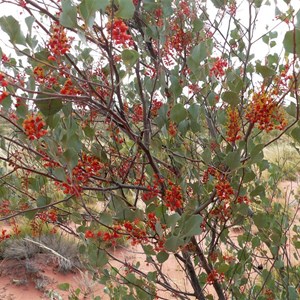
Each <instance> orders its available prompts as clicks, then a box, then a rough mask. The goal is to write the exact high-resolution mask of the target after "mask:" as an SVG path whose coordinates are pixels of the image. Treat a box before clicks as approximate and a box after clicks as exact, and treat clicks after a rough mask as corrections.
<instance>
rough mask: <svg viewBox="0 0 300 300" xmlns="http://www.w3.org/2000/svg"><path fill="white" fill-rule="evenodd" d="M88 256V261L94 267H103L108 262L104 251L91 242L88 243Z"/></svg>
mask: <svg viewBox="0 0 300 300" xmlns="http://www.w3.org/2000/svg"><path fill="white" fill-rule="evenodd" d="M88 257H89V261H90V263H91V264H92V265H93V266H94V267H98V268H100V267H103V266H104V265H106V264H107V262H108V258H107V255H106V253H105V251H103V250H99V249H97V247H95V245H93V244H90V245H89V248H88Z"/></svg>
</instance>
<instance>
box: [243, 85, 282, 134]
mask: <svg viewBox="0 0 300 300" xmlns="http://www.w3.org/2000/svg"><path fill="white" fill-rule="evenodd" d="M245 118H246V119H247V120H248V121H250V122H251V123H254V124H255V123H257V124H258V128H259V129H260V130H265V131H266V132H269V131H271V130H273V129H278V130H283V129H284V128H285V127H286V126H287V120H286V118H285V116H284V112H283V110H282V109H281V108H280V107H279V106H278V105H277V104H276V102H275V100H274V99H273V95H272V94H271V93H268V92H267V91H265V88H264V87H262V89H261V91H260V92H258V93H254V94H253V97H252V101H251V103H250V104H249V106H248V111H247V113H246V115H245Z"/></svg>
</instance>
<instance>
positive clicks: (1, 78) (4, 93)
mask: <svg viewBox="0 0 300 300" xmlns="http://www.w3.org/2000/svg"><path fill="white" fill-rule="evenodd" d="M0 85H1V86H2V87H4V88H5V87H7V86H8V82H7V81H6V79H5V75H4V74H2V73H0ZM8 95H9V93H8V92H7V91H4V90H3V91H1V94H0V103H1V102H2V101H3V100H4V99H5V98H6V97H7V96H8Z"/></svg>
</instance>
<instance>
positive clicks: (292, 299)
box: [288, 285, 299, 300]
mask: <svg viewBox="0 0 300 300" xmlns="http://www.w3.org/2000/svg"><path fill="white" fill-rule="evenodd" d="M288 292H289V298H288V300H297V299H299V294H298V292H297V290H296V289H295V287H294V286H291V285H290V286H289V287H288Z"/></svg>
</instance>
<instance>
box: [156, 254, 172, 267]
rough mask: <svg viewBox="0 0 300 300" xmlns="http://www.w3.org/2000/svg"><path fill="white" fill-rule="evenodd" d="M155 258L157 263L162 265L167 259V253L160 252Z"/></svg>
mask: <svg viewBox="0 0 300 300" xmlns="http://www.w3.org/2000/svg"><path fill="white" fill-rule="evenodd" d="M156 258H157V261H158V262H159V263H161V264H162V263H164V262H165V261H166V260H167V259H168V258H169V253H167V252H165V251H160V252H159V253H158V254H157V255H156Z"/></svg>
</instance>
